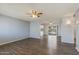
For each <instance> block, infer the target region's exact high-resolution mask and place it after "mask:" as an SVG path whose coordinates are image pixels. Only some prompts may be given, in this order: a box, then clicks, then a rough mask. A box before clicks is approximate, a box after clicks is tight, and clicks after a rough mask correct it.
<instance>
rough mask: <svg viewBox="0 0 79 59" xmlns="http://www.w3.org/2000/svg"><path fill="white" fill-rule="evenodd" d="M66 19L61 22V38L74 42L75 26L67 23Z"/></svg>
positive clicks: (67, 41)
mask: <svg viewBox="0 0 79 59" xmlns="http://www.w3.org/2000/svg"><path fill="white" fill-rule="evenodd" d="M66 21H67V20H65V19H63V20H62V23H61V40H62V42H66V43H74V35H73V34H74V33H73V32H74V31H73V26H72V24H71V25H67V24H66Z"/></svg>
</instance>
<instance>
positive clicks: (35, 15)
mask: <svg viewBox="0 0 79 59" xmlns="http://www.w3.org/2000/svg"><path fill="white" fill-rule="evenodd" d="M42 14H43V13H42V12H39V11H37V10H32V11H31V13H30V15H31V17H33V18H38V17H40V16H41V15H42Z"/></svg>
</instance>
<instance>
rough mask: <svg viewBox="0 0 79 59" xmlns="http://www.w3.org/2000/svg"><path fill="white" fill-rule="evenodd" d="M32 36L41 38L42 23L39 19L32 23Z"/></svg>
mask: <svg viewBox="0 0 79 59" xmlns="http://www.w3.org/2000/svg"><path fill="white" fill-rule="evenodd" d="M30 37H32V38H40V23H39V22H38V21H32V22H31V23H30Z"/></svg>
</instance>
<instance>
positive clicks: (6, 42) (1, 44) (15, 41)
mask: <svg viewBox="0 0 79 59" xmlns="http://www.w3.org/2000/svg"><path fill="white" fill-rule="evenodd" d="M23 39H26V38H23ZM23 39H19V40H13V41H9V42H5V43H1V44H0V45H4V44H8V43H12V42H16V41H20V40H23Z"/></svg>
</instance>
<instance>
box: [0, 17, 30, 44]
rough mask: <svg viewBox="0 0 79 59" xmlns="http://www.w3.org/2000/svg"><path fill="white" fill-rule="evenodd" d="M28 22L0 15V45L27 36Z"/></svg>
mask: <svg viewBox="0 0 79 59" xmlns="http://www.w3.org/2000/svg"><path fill="white" fill-rule="evenodd" d="M29 31H30V22H28V21H23V20H19V19H15V18H11V17H7V16H1V15H0V45H1V44H5V43H9V42H13V41H17V40H21V39H24V38H28V37H29Z"/></svg>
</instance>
